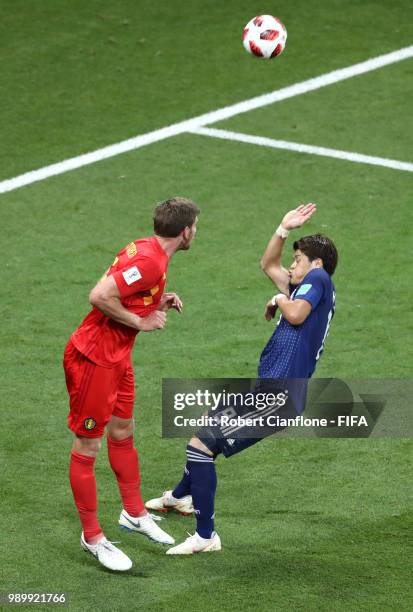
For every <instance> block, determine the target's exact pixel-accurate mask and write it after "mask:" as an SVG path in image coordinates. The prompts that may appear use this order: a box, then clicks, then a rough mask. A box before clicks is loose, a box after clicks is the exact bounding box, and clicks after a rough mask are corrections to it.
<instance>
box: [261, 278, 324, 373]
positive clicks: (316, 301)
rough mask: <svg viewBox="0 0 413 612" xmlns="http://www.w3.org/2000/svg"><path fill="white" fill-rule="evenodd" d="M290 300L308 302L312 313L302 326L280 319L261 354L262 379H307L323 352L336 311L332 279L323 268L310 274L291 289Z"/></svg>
mask: <svg viewBox="0 0 413 612" xmlns="http://www.w3.org/2000/svg"><path fill="white" fill-rule="evenodd" d="M290 299H292V300H296V299H300V300H306V301H307V302H309V303H310V304H311V312H310V314H309V315H308V317H307V318H306V320H305V321H304V323H302V324H301V325H291V323H289V322H288V321H287V320H286V319H285V318H284V317H283V316H281V317H280V320H279V322H278V325H277V327H276V328H275V331H274V333H273V335H272V336H271V338H270V339H269V341H268V343H267V346H266V347H265V348H264V350H263V352H262V354H261V358H260V363H259V366H258V376H259V378H302V379H304V378H306V379H308V378H310V377H311V376H312V374H313V372H314V370H315V367H316V364H317V361H318V359H319V358H320V355H321V353H322V351H323V348H324V342H325V339H326V337H327V334H328V330H329V327H330V322H331V319H332V317H333V315H334V307H335V290H334V285H333V282H332V280H331V278H330V275H329V274H327V272H326V271H325V270H324V269H323V268H315V269H314V270H310V272H308V274H306V275H305V277H304V279H303V281H302V282H301V283H300V284H299V285H297V286H296V287H294V286H291V285H290Z"/></svg>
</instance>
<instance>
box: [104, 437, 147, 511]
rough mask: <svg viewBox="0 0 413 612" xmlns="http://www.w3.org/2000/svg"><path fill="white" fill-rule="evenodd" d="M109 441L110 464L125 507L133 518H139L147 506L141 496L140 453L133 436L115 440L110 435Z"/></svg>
mask: <svg viewBox="0 0 413 612" xmlns="http://www.w3.org/2000/svg"><path fill="white" fill-rule="evenodd" d="M107 441H108V455H109V462H110V465H111V467H112V470H113V471H114V472H115V474H116V478H117V480H118V485H119V490H120V494H121V496H122V501H123V507H124V508H125V510H126V512H127V513H128V514H130V515H131V516H139V515H141V514H143V513H144V512H145V504H144V503H143V500H142V498H141V494H140V486H139V483H140V475H139V464H138V453H137V450H136V448H134V446H133V436H130V437H129V438H126V439H125V440H113V439H112V438H111V437H110V436H109V434H108V435H107Z"/></svg>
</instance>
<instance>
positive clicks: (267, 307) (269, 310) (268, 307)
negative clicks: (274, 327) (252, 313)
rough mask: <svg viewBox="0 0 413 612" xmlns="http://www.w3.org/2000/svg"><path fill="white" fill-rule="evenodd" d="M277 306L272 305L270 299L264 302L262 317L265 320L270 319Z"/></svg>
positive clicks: (273, 315)
mask: <svg viewBox="0 0 413 612" xmlns="http://www.w3.org/2000/svg"><path fill="white" fill-rule="evenodd" d="M277 308H278V306H274V304H273V303H272V300H270V301H269V302H267V303H266V305H265V311H264V317H265V320H266V321H271V319H273V318H274V317H275V313H276V311H277Z"/></svg>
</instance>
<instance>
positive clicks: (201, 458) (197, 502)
mask: <svg viewBox="0 0 413 612" xmlns="http://www.w3.org/2000/svg"><path fill="white" fill-rule="evenodd" d="M186 456H187V462H186V466H185V469H184V474H183V477H182V480H181V482H180V483H179V484H178V485H177V486H176V487H175V489H174V490H173V491H172V495H173V496H174V497H176V498H178V499H179V498H180V497H184V496H185V495H192V501H193V504H194V508H195V516H196V523H197V527H196V530H197V533H198V535H200V536H201V538H208V539H209V538H210V537H211V535H212V532H213V531H214V500H215V493H216V490H217V475H216V472H215V464H214V458H213V457H212V456H211V455H208V454H207V453H204V452H203V451H201V450H199V449H198V448H195V447H193V446H191V445H190V444H188V446H187V447H186Z"/></svg>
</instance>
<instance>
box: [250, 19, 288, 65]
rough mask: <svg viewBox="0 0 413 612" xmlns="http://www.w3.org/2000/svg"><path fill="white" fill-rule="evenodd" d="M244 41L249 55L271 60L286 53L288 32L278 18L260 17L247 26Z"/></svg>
mask: <svg viewBox="0 0 413 612" xmlns="http://www.w3.org/2000/svg"><path fill="white" fill-rule="evenodd" d="M242 40H243V44H244V48H245V50H246V51H248V53H252V54H253V55H256V56H257V57H262V58H264V59H271V58H273V57H277V55H280V53H282V52H283V51H284V47H285V43H286V40H287V30H286V29H285V26H284V24H283V23H281V21H280V20H279V19H277V17H273V16H272V15H258V17H254V19H251V21H249V22H248V23H247V25H246V26H245V28H244V33H243V36H242Z"/></svg>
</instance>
